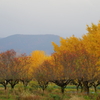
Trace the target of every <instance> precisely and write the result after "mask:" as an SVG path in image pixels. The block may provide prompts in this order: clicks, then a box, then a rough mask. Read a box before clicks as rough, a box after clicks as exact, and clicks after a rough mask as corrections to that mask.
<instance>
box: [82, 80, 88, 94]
mask: <svg viewBox="0 0 100 100" xmlns="http://www.w3.org/2000/svg"><path fill="white" fill-rule="evenodd" d="M83 91H84V93H86V94H89V86H88V81H84V82H83Z"/></svg>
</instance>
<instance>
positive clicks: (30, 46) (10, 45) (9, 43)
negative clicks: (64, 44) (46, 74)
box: [0, 34, 59, 54]
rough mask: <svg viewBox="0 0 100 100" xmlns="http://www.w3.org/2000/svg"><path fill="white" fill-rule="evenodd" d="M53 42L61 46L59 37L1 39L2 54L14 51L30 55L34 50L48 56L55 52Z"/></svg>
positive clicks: (14, 36) (25, 36)
mask: <svg viewBox="0 0 100 100" xmlns="http://www.w3.org/2000/svg"><path fill="white" fill-rule="evenodd" d="M51 42H55V43H57V44H59V36H57V35H19V34H18V35H11V36H9V37H6V38H0V52H2V51H6V50H10V49H14V50H16V51H17V52H21V53H27V54H30V53H31V52H32V51H34V50H43V51H45V52H46V53H47V54H51V53H52V52H53V46H52V44H51Z"/></svg>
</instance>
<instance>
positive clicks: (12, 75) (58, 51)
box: [0, 23, 100, 94]
mask: <svg viewBox="0 0 100 100" xmlns="http://www.w3.org/2000/svg"><path fill="white" fill-rule="evenodd" d="M87 31H88V33H87V34H86V35H84V36H83V37H82V38H77V37H75V36H72V37H70V38H66V39H64V38H60V46H58V45H57V44H55V43H52V44H53V46H54V51H55V52H54V53H53V54H51V55H50V56H48V55H46V54H45V52H44V51H33V52H32V53H31V55H30V56H26V55H25V54H18V53H16V52H15V51H14V50H9V51H6V52H3V53H0V83H1V84H2V85H3V86H4V87H5V89H6V86H7V84H8V83H9V84H11V87H12V88H14V86H15V85H16V84H17V83H18V82H19V81H21V82H23V84H24V86H27V84H28V82H30V81H31V80H36V81H37V82H38V84H39V86H40V87H41V88H42V89H43V90H45V89H46V88H47V86H48V83H49V82H53V83H55V84H56V85H58V86H60V87H61V92H62V93H64V90H65V87H66V86H67V85H68V84H74V85H76V87H77V90H78V88H79V86H80V87H81V89H82V90H83V91H84V92H86V93H87V94H88V93H89V88H90V87H92V86H93V87H94V89H95V91H96V87H97V86H98V85H99V84H100V23H98V25H94V24H92V26H91V27H89V26H87Z"/></svg>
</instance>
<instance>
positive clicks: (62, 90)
mask: <svg viewBox="0 0 100 100" xmlns="http://www.w3.org/2000/svg"><path fill="white" fill-rule="evenodd" d="M64 91H65V87H64V86H63V87H61V92H62V94H64Z"/></svg>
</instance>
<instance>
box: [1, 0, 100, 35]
mask: <svg viewBox="0 0 100 100" xmlns="http://www.w3.org/2000/svg"><path fill="white" fill-rule="evenodd" d="M99 20H100V0H0V37H7V36H10V35H14V34H30V35H31V34H33V35H35V34H55V35H59V36H61V37H70V36H72V35H74V36H76V37H81V36H82V35H83V34H86V32H87V31H86V25H91V23H94V24H98V22H99Z"/></svg>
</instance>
